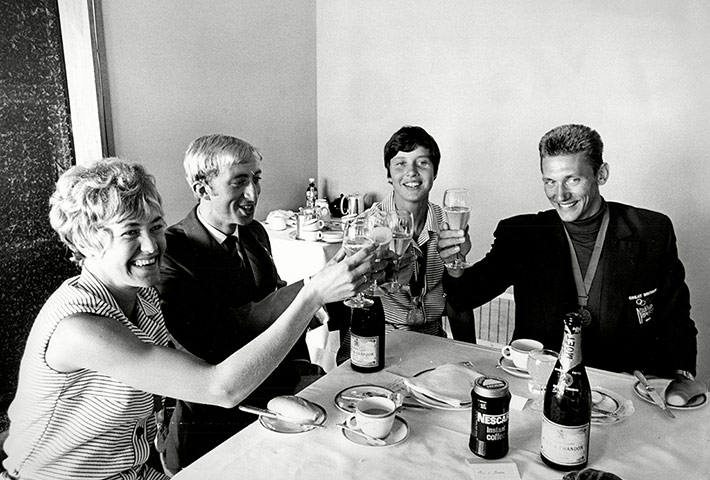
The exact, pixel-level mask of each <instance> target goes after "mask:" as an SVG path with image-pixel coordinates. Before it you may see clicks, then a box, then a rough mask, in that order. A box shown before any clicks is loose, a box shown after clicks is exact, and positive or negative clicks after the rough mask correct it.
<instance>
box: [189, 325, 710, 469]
mask: <svg viewBox="0 0 710 480" xmlns="http://www.w3.org/2000/svg"><path fill="white" fill-rule="evenodd" d="M385 338H386V342H385V343H386V350H385V368H384V369H383V370H381V371H379V372H375V373H367V374H365V373H358V372H355V371H353V369H352V368H351V366H350V364H349V362H346V363H343V364H341V365H340V366H338V367H337V368H335V369H333V370H332V371H330V372H329V373H328V374H327V375H325V376H323V377H321V378H320V379H319V380H318V381H316V382H315V383H313V384H311V385H310V386H309V387H307V388H306V389H304V390H302V391H301V392H299V394H298V395H299V396H301V397H303V398H305V399H308V400H310V401H312V402H315V403H316V404H318V405H320V406H321V407H322V408H323V410H324V411H325V415H326V419H325V422H324V424H325V428H314V429H312V430H308V431H299V432H297V433H279V432H277V431H272V430H271V429H268V428H265V425H264V424H262V422H261V420H257V417H255V422H254V423H253V424H251V425H249V426H248V427H246V428H245V429H243V430H241V431H240V432H238V433H237V434H235V435H234V436H232V437H231V438H230V439H228V440H227V441H225V442H224V443H222V444H221V445H219V446H218V447H216V448H215V449H214V450H212V451H211V452H209V453H207V454H206V455H205V456H204V457H202V458H200V459H198V460H197V461H196V462H194V463H193V464H191V465H190V466H189V467H187V468H186V469H184V470H183V471H181V472H180V473H178V474H177V475H176V476H175V478H176V479H178V480H189V479H195V480H208V479H226V478H248V479H276V478H278V479H280V480H285V479H393V480H394V479H397V480H401V479H430V478H445V479H490V478H496V479H499V480H503V479H506V480H508V479H514V478H521V479H524V480H542V479H545V480H549V479H561V478H562V477H563V475H564V472H560V471H556V470H553V469H551V468H550V467H548V466H546V465H545V464H544V463H543V462H542V460H541V459H540V433H541V427H542V414H541V413H540V412H538V411H536V410H533V409H532V408H530V404H531V403H532V402H531V400H529V399H530V398H531V397H532V394H531V393H529V387H528V381H529V380H528V378H526V375H524V374H523V373H520V372H516V371H514V370H510V369H504V368H501V367H502V366H503V364H502V363H501V362H502V360H503V359H502V358H501V351H500V348H496V347H491V346H484V345H476V344H470V343H464V342H460V341H456V340H452V339H447V338H440V337H435V336H431V335H424V334H420V333H415V332H409V331H403V330H396V331H393V332H390V333H388V334H387V335H386V337H385ZM457 362H469V364H472V365H473V367H474V368H475V370H476V371H477V372H479V373H481V374H483V375H489V376H495V377H498V378H502V379H504V380H506V381H507V382H508V384H509V388H510V391H511V393H512V394H513V398H514V400H513V402H511V405H512V406H511V408H510V414H509V451H508V453H507V454H506V455H505V456H504V457H503V458H500V459H496V460H487V459H484V458H481V457H479V456H477V455H475V454H474V453H472V451H471V450H470V448H469V438H470V433H471V421H472V411H471V408H470V407H468V408H455V409H454V408H451V409H443V408H433V407H431V404H430V403H429V402H418V401H417V400H416V398H412V396H411V394H410V393H409V392H408V391H407V390H406V387H404V383H405V379H410V378H412V377H416V376H417V375H418V374H420V373H421V372H424V371H427V370H430V369H433V368H436V367H440V366H443V365H448V364H452V363H457ZM587 372H588V376H589V379H590V383H591V385H592V386H593V387H595V388H602V389H603V390H604V391H607V392H613V394H614V395H615V397H616V398H617V399H621V400H623V401H625V403H626V404H627V406H630V407H631V408H630V410H627V411H626V413H625V415H624V416H622V417H620V418H619V420H618V421H615V422H611V423H604V424H594V423H593V424H592V427H591V433H590V448H589V463H588V468H594V469H598V470H602V471H605V472H611V473H613V474H615V475H617V476H619V477H620V478H622V479H624V480H633V479H639V480H654V479H658V480H661V479H663V480H668V479H678V480H680V479H683V480H700V479H707V478H710V409H709V408H708V406H707V404H706V403H707V397H706V401H705V404H704V405H701V406H698V407H697V408H688V409H676V410H674V413H675V418H673V419H672V418H669V417H668V416H666V415H665V414H664V412H663V411H662V410H661V409H660V408H659V407H657V406H656V405H654V404H652V403H650V402H648V401H646V400H645V399H643V398H641V396H640V395H639V394H638V393H637V392H636V391H635V385H636V382H637V380H636V379H635V377H634V376H632V375H630V374H626V373H615V372H609V371H604V370H598V369H595V368H587ZM358 385H377V386H381V387H387V388H389V389H392V390H395V391H402V392H404V393H407V394H408V395H407V396H406V397H405V406H403V407H402V409H401V410H399V411H398V412H397V417H398V419H399V420H400V421H401V424H402V425H405V426H406V432H405V434H404V435H402V436H400V438H399V439H398V441H397V442H396V443H392V444H388V445H385V446H370V445H367V444H363V443H361V442H355V441H353V440H352V438H353V437H352V436H346V434H345V432H343V431H342V430H341V429H340V428H339V427H337V426H336V424H338V423H342V422H343V421H344V420H346V419H347V418H348V417H349V416H350V415H351V414H350V413H349V412H348V411H344V410H342V409H341V408H340V407H339V406H338V405H336V399H337V397H338V396H339V395H340V394H342V392H343V391H349V390H348V389H349V388H351V387H353V386H358ZM629 401H630V404H629ZM419 404H422V406H423V407H425V408H416V407H410V406H407V405H419ZM511 470H512V472H511Z"/></svg>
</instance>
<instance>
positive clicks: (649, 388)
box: [634, 370, 675, 418]
mask: <svg viewBox="0 0 710 480" xmlns="http://www.w3.org/2000/svg"><path fill="white" fill-rule="evenodd" d="M634 375H635V376H636V378H638V379H639V382H641V385H643V388H645V389H646V393H648V396H649V397H651V400H653V403H655V404H656V405H658V406H659V407H660V408H661V409H662V410H663V411H664V412H665V413H666V415H668V416H669V417H671V418H675V415H673V412H671V411H670V409H669V408H668V405H666V402H664V401H663V399H662V398H661V395H660V394H659V393H658V392H657V391H656V389H655V388H653V385H651V384H650V383H649V382H648V379H647V378H646V377H645V376H644V374H643V373H641V372H640V371H638V370H634Z"/></svg>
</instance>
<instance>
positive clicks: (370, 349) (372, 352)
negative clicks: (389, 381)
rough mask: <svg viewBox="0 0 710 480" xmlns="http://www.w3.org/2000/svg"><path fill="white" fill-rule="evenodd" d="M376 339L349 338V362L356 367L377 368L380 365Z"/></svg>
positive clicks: (355, 336)
mask: <svg viewBox="0 0 710 480" xmlns="http://www.w3.org/2000/svg"><path fill="white" fill-rule="evenodd" d="M378 341H379V339H378V338H377V337H359V336H357V335H351V337H350V361H351V362H352V363H353V365H357V366H358V367H377V366H378V365H379V364H380V357H379V352H380V351H379V345H378Z"/></svg>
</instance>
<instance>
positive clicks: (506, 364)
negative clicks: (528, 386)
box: [498, 357, 532, 378]
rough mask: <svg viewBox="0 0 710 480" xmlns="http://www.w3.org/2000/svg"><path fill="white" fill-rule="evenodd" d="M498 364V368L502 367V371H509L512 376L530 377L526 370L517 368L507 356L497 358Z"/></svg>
mask: <svg viewBox="0 0 710 480" xmlns="http://www.w3.org/2000/svg"><path fill="white" fill-rule="evenodd" d="M498 365H500V368H502V369H503V371H504V372H506V373H509V374H511V375H512V376H514V377H520V378H532V377H531V376H530V374H529V373H528V371H527V370H521V369H519V368H518V367H516V366H515V364H514V363H513V361H512V360H510V359H509V358H505V357H500V358H499V359H498Z"/></svg>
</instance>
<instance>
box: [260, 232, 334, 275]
mask: <svg viewBox="0 0 710 480" xmlns="http://www.w3.org/2000/svg"><path fill="white" fill-rule="evenodd" d="M265 227H266V231H267V232H268V234H269V240H270V241H271V254H272V256H273V257H274V264H276V268H277V269H278V271H279V275H280V276H281V278H282V279H284V280H285V281H286V282H287V283H293V282H297V281H299V280H302V279H303V278H305V277H307V276H310V275H314V274H316V273H318V272H319V271H320V270H321V269H322V268H323V267H324V266H325V264H326V263H327V262H328V260H330V259H331V258H333V255H335V254H336V253H337V251H338V250H339V249H340V245H341V244H340V243H325V242H322V241H318V242H307V241H305V240H296V239H295V238H293V236H292V232H295V229H294V228H287V229H286V230H270V229H269V227H268V225H265Z"/></svg>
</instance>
